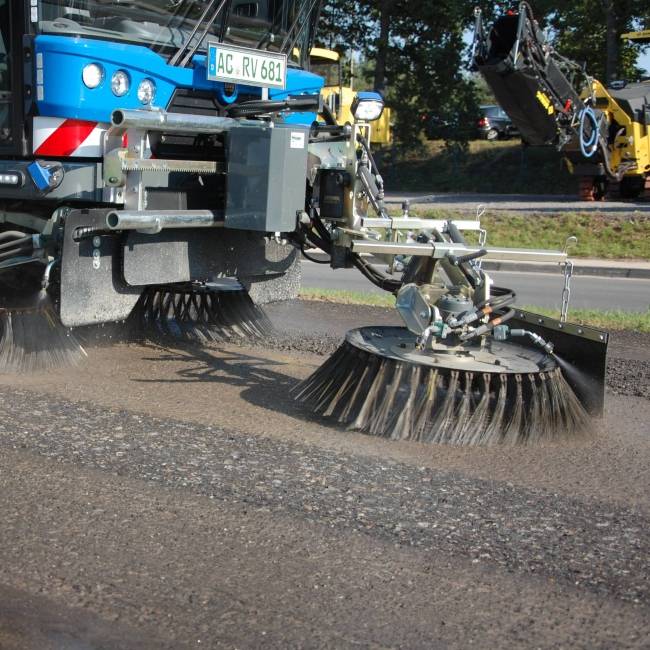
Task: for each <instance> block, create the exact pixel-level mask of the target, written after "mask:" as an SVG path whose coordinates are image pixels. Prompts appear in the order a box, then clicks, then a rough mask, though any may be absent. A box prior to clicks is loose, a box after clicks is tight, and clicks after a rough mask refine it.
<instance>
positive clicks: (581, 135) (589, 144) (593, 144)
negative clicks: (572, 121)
mask: <svg viewBox="0 0 650 650" xmlns="http://www.w3.org/2000/svg"><path fill="white" fill-rule="evenodd" d="M587 122H589V124H590V126H591V134H590V135H589V136H588V137H587V136H586V135H585V125H586V124H587ZM599 137H600V124H599V122H598V118H597V117H596V113H594V111H593V109H592V108H589V107H587V108H584V109H583V110H582V111H581V112H580V126H579V128H578V141H579V142H580V151H581V152H582V155H583V156H584V157H585V158H591V157H592V156H593V155H594V154H595V153H596V150H597V149H598V140H599Z"/></svg>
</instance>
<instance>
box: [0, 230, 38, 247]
mask: <svg viewBox="0 0 650 650" xmlns="http://www.w3.org/2000/svg"><path fill="white" fill-rule="evenodd" d="M21 234H22V235H23V236H22V237H20V238H18V239H12V240H11V241H8V242H5V243H4V244H0V252H2V251H5V250H7V249H10V248H16V247H17V246H26V245H28V244H33V238H32V236H31V235H27V236H24V233H21Z"/></svg>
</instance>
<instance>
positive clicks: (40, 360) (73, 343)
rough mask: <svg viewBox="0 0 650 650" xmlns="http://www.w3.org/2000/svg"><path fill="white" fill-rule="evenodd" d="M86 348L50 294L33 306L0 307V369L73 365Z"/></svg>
mask: <svg viewBox="0 0 650 650" xmlns="http://www.w3.org/2000/svg"><path fill="white" fill-rule="evenodd" d="M85 356H86V352H85V350H84V349H83V347H82V346H81V345H80V344H79V342H78V341H77V340H76V339H75V337H74V336H73V335H72V333H71V332H70V330H69V329H67V328H66V327H64V326H63V325H62V323H61V321H60V320H59V317H58V316H57V314H56V312H55V311H54V307H53V306H52V304H51V302H50V300H49V298H46V297H41V298H40V299H39V301H38V304H37V305H35V306H34V307H30V308H21V309H8V308H2V309H0V372H32V371H37V370H48V369H51V368H60V367H66V366H73V365H76V364H77V363H79V362H80V361H81V360H82V359H83V358H84V357H85Z"/></svg>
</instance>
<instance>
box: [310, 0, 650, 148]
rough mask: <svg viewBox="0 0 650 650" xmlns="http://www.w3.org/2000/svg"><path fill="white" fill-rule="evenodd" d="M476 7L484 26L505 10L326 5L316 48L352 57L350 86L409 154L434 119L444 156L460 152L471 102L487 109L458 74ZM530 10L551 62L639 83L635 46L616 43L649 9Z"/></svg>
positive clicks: (627, 0)
mask: <svg viewBox="0 0 650 650" xmlns="http://www.w3.org/2000/svg"><path fill="white" fill-rule="evenodd" d="M477 4H478V5H479V6H481V8H482V10H483V14H484V18H485V20H486V24H490V22H491V20H492V19H493V18H494V16H495V15H497V14H500V13H502V12H503V11H504V10H505V9H506V8H508V7H510V6H512V4H513V3H507V4H506V3H493V2H487V1H486V0H480V1H479V2H476V1H471V0H439V1H437V2H431V1H430V0H352V2H350V1H349V0H326V2H325V6H324V8H323V11H322V14H321V22H320V35H319V37H318V42H319V43H320V44H322V45H325V46H327V47H335V46H337V45H339V46H341V47H342V48H343V49H344V50H345V51H346V52H355V53H356V56H360V59H361V62H362V64H361V67H360V69H359V73H360V74H359V76H356V75H355V76H356V79H355V87H357V88H370V87H375V88H377V89H379V90H381V91H382V92H384V94H385V97H386V101H387V104H388V105H389V106H391V107H392V108H393V115H394V118H395V128H394V133H395V137H396V140H397V141H398V142H399V143H400V144H401V145H402V146H404V145H406V146H408V147H413V148H417V147H418V146H419V134H420V133H421V131H422V127H423V126H424V122H425V120H423V118H425V117H428V116H430V115H434V116H435V117H437V118H439V119H440V120H443V121H445V122H446V123H447V129H446V131H445V133H444V134H443V138H444V139H445V140H448V141H451V142H454V143H456V145H454V146H453V147H452V148H455V149H457V148H458V146H457V145H459V146H460V149H464V148H465V147H466V142H467V140H468V138H469V137H470V133H469V132H468V131H467V129H464V127H465V125H467V124H469V122H470V121H474V120H475V118H476V117H477V110H478V105H479V104H480V103H492V97H491V93H490V92H489V90H488V89H487V88H486V86H485V84H484V83H483V82H478V83H477V80H476V79H475V78H473V77H472V76H470V75H468V74H467V63H468V61H467V54H468V53H467V46H466V43H465V42H464V40H463V36H464V34H466V33H467V30H468V28H471V26H472V23H473V9H474V7H475V5H477ZM531 4H532V5H533V11H534V13H535V15H536V17H537V18H538V19H539V21H540V23H541V25H542V26H543V27H547V28H548V30H549V33H550V36H551V40H552V42H553V43H554V45H555V46H556V49H557V50H558V52H559V53H560V54H562V55H564V56H566V57H567V58H570V59H574V60H576V61H577V62H585V63H586V65H587V71H588V72H589V74H591V75H592V76H595V77H596V78H599V79H601V80H602V81H606V68H607V61H608V57H609V59H610V60H612V59H614V62H613V63H611V65H614V67H615V68H617V75H616V76H618V77H620V78H623V77H624V78H627V79H629V80H633V79H636V78H638V76H639V74H640V71H639V70H638V69H637V67H636V60H637V58H638V54H639V51H640V47H641V46H640V45H638V44H633V43H630V42H624V41H622V40H621V38H620V36H621V34H622V33H624V32H627V31H632V30H634V29H637V28H642V27H650V2H648V0H532V1H531ZM608 28H609V29H608ZM608 35H609V37H608ZM611 65H610V67H611Z"/></svg>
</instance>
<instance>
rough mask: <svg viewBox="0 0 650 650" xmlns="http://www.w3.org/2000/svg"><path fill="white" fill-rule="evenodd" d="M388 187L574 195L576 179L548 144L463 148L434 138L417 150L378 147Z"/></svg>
mask: <svg viewBox="0 0 650 650" xmlns="http://www.w3.org/2000/svg"><path fill="white" fill-rule="evenodd" d="M378 157H379V162H380V169H381V173H382V176H383V177H384V180H385V182H386V188H387V189H388V190H395V191H397V190H399V191H401V192H402V191H406V192H496V193H499V194H501V193H503V194H576V195H577V193H578V182H577V180H576V178H575V176H572V175H571V174H570V173H569V171H568V170H567V168H566V164H565V163H564V162H563V160H562V155H561V154H560V153H558V152H557V151H556V150H555V149H554V148H553V147H527V148H524V147H522V146H521V142H520V141H519V140H518V139H514V140H505V141H497V142H487V141H485V140H475V141H472V142H470V143H469V146H468V149H467V150H466V151H460V152H459V151H455V150H453V149H450V148H448V147H445V143H444V142H442V141H440V140H435V141H432V142H425V143H424V144H423V146H422V148H420V149H419V150H416V151H411V152H407V153H397V152H396V151H395V150H391V149H384V150H382V151H380V152H378Z"/></svg>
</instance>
